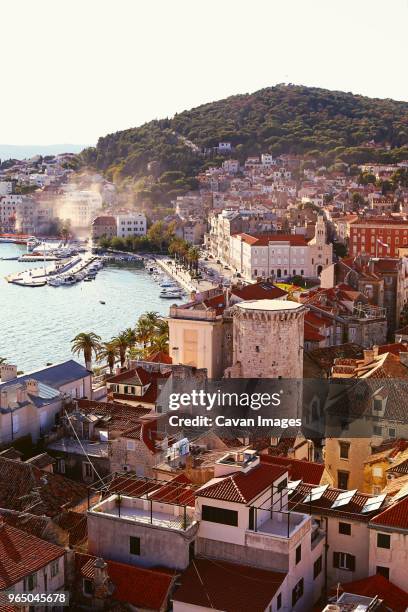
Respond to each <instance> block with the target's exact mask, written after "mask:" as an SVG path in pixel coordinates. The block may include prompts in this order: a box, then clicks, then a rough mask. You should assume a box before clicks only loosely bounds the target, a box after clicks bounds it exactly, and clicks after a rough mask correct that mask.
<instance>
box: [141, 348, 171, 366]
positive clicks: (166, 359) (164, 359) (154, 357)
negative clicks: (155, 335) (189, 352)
mask: <svg viewBox="0 0 408 612" xmlns="http://www.w3.org/2000/svg"><path fill="white" fill-rule="evenodd" d="M145 361H153V362H154V363H167V364H169V365H170V364H172V363H173V360H172V358H171V357H170V355H169V354H168V353H165V352H164V351H156V352H155V353H151V354H150V355H148V356H147V357H146V359H145Z"/></svg>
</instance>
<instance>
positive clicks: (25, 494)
mask: <svg viewBox="0 0 408 612" xmlns="http://www.w3.org/2000/svg"><path fill="white" fill-rule="evenodd" d="M86 497H87V489H86V487H85V485H83V484H81V483H78V482H74V481H72V480H69V479H68V478H65V477H64V476H61V475H59V474H51V473H49V472H45V471H44V470H40V469H39V468H37V467H36V466H34V465H30V464H27V463H23V462H21V461H12V460H10V459H3V458H2V457H1V458H0V507H3V508H10V509H12V510H22V511H29V512H31V513H32V514H38V515H39V514H45V515H47V516H55V515H56V514H59V513H60V512H61V509H62V508H65V509H68V508H69V507H70V506H71V507H72V506H74V505H76V504H78V503H79V502H81V501H83V500H84V499H86Z"/></svg>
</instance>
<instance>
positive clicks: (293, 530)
mask: <svg viewBox="0 0 408 612" xmlns="http://www.w3.org/2000/svg"><path fill="white" fill-rule="evenodd" d="M290 486H291V485H290V484H289V483H288V471H287V468H285V467H284V466H280V465H273V464H265V463H262V462H261V461H260V458H259V457H258V456H256V453H255V451H251V450H245V451H244V452H243V453H227V454H226V455H225V456H224V457H223V458H221V459H220V460H219V461H218V462H217V463H216V464H215V471H214V479H212V480H210V481H209V482H207V483H206V484H205V485H203V486H202V487H200V488H199V489H198V490H197V491H196V493H195V495H196V512H197V517H198V519H199V527H198V532H197V539H196V543H195V551H196V554H197V555H198V556H202V557H204V558H209V559H214V560H222V561H224V562H232V563H238V564H240V565H246V566H250V567H256V568H259V569H263V570H269V571H273V572H280V573H283V574H284V575H285V577H284V579H282V578H283V577H282V578H281V584H280V586H279V588H278V589H277V591H276V594H275V595H274V598H276V599H274V603H272V610H277V609H279V608H280V607H282V609H290V610H295V611H298V610H299V611H300V610H307V609H311V607H312V605H313V603H315V601H316V600H317V599H318V598H319V596H320V593H321V589H322V587H323V575H324V573H323V571H322V568H323V544H324V542H323V536H322V534H321V533H320V531H319V529H318V527H317V525H316V524H314V522H313V520H312V517H311V516H310V515H309V514H307V513H304V512H300V511H291V510H290V509H289V505H288V504H289V502H288V500H289V498H290V493H289V491H290ZM279 594H280V597H279ZM278 597H279V601H278Z"/></svg>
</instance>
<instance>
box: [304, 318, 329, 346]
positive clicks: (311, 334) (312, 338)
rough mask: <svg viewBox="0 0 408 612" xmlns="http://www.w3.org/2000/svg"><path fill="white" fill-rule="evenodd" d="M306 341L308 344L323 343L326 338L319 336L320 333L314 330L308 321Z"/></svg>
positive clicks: (305, 328) (305, 327) (305, 332)
mask: <svg viewBox="0 0 408 612" xmlns="http://www.w3.org/2000/svg"><path fill="white" fill-rule="evenodd" d="M304 339H305V340H306V341H307V342H322V340H325V336H322V335H321V334H319V332H318V331H317V330H316V329H314V327H312V326H311V325H309V323H308V322H307V321H305V323H304Z"/></svg>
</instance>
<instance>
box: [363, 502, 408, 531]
mask: <svg viewBox="0 0 408 612" xmlns="http://www.w3.org/2000/svg"><path fill="white" fill-rule="evenodd" d="M371 524H372V525H377V526H379V527H381V526H383V527H391V528H393V529H397V530H398V529H404V530H406V529H408V497H405V498H404V499H401V501H397V502H396V503H394V504H392V506H389V507H388V508H387V509H386V510H384V512H381V514H377V516H376V517H374V518H373V519H372V520H371Z"/></svg>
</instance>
